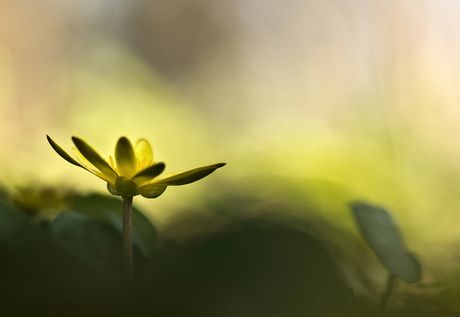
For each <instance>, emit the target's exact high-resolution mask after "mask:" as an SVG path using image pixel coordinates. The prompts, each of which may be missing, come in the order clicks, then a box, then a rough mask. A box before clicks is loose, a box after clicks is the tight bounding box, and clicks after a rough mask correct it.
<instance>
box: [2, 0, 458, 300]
mask: <svg viewBox="0 0 460 317" xmlns="http://www.w3.org/2000/svg"><path fill="white" fill-rule="evenodd" d="M459 56H460V3H459V2H457V1H455V0H442V1H440V0H427V1H413V0H403V1H401V0H388V1H363V0H346V1H339V0H327V1H300V0H290V1H281V0H265V1H262V0H244V1H241V0H231V1H212V0H180V1H143V0H134V1H127V0H97V1H89V0H78V1H57V0H42V1H39V2H38V1H32V2H31V1H23V0H19V1H0V183H1V185H2V187H4V188H5V190H6V191H7V192H8V193H9V195H13V196H15V195H16V196H17V195H19V196H20V193H21V191H22V192H24V189H25V188H28V189H29V190H32V191H33V190H34V188H43V187H46V188H55V189H59V190H72V191H75V192H78V193H89V192H101V193H105V192H106V191H105V184H103V183H102V182H101V181H100V180H99V179H97V178H95V177H93V176H92V175H91V174H89V173H86V172H84V171H82V170H81V169H78V168H75V167H74V166H71V165H69V164H68V163H67V162H65V161H64V160H62V159H61V158H60V157H59V156H57V155H56V153H55V152H54V151H53V150H52V149H51V147H50V146H49V144H48V143H47V141H46V138H45V135H46V134H48V135H50V136H51V137H52V138H53V139H54V140H55V141H56V142H57V143H58V144H60V145H61V146H62V147H63V148H64V149H66V150H69V151H70V150H71V148H72V147H73V145H72V143H71V139H70V137H71V136H72V135H76V136H79V137H81V138H83V139H85V140H86V141H87V142H88V143H89V144H91V145H92V146H93V147H94V148H95V149H97V150H98V151H99V153H100V154H101V155H102V156H104V157H108V156H109V155H111V154H112V153H113V150H114V147H115V143H116V141H117V139H118V137H120V136H122V135H125V136H127V137H128V138H130V139H131V140H132V141H135V140H136V139H138V138H141V137H142V138H146V139H147V140H149V141H150V143H151V144H152V147H153V149H154V156H155V160H156V161H164V162H165V163H166V172H176V171H180V170H187V169H191V168H194V167H197V166H202V165H208V164H212V163H216V162H226V163H227V164H228V165H227V166H226V167H224V168H222V169H220V170H218V171H216V172H215V173H214V174H212V175H211V176H209V177H208V178H206V179H205V180H202V181H200V182H198V183H196V184H193V185H189V186H184V187H177V188H169V189H168V190H167V191H166V192H165V194H164V195H163V196H161V197H159V198H158V199H155V200H147V199H142V198H136V199H135V204H136V205H137V206H139V207H140V208H142V210H143V211H144V213H145V214H146V215H147V217H148V218H149V219H150V220H151V221H152V222H154V223H155V225H156V227H157V229H158V230H159V232H160V233H163V234H164V235H168V234H169V235H171V236H176V237H179V236H181V235H185V236H186V235H187V234H186V233H184V232H188V234H191V233H190V232H196V231H200V230H201V229H203V228H209V227H210V226H211V227H212V226H219V224H221V223H222V222H225V221H226V220H227V219H229V218H231V217H247V216H254V215H258V214H263V213H264V212H267V210H269V211H270V212H276V213H279V214H280V215H294V216H295V217H300V218H306V219H310V220H312V219H313V220H314V221H315V222H317V223H321V224H322V225H323V226H324V227H327V228H329V229H328V230H329V231H327V232H328V234H329V240H330V241H331V243H332V245H334V246H335V248H336V249H340V250H342V251H340V252H342V253H346V251H347V247H349V248H351V246H349V245H347V244H346V242H344V241H345V240H344V239H342V234H346V235H349V236H350V237H351V238H350V239H351V240H350V241H354V242H356V243H358V244H359V243H361V242H360V240H359V235H358V232H357V229H356V225H355V223H354V222H353V218H352V216H351V214H350V211H349V208H348V202H349V201H351V200H356V199H359V200H367V201H370V202H372V203H376V204H379V205H382V206H384V207H386V208H387V209H388V210H390V211H391V212H392V213H393V215H394V217H395V219H397V223H398V224H399V225H400V228H401V230H402V232H403V233H404V236H405V240H406V243H407V245H408V247H409V249H411V250H412V251H413V252H414V253H415V254H416V255H417V256H418V258H419V259H420V262H421V263H422V267H423V269H424V277H423V282H424V283H425V285H426V284H430V283H435V282H438V281H443V282H446V281H450V282H452V281H456V279H457V277H458V275H459V273H460V272H459V270H458V269H459V267H460V266H459V256H460V253H459V250H460V248H459V247H460V243H459V242H460V230H458V226H459V225H460V212H459V210H460V146H459V144H460V125H459V124H458V123H459V122H460V93H459V89H458V87H459V85H460V77H459V76H458V74H459V73H460V60H459ZM30 188H32V189H30ZM217 202H221V203H222V202H225V204H226V206H227V208H226V209H225V211H221V212H212V210H210V209H212V208H208V207H209V206H212V204H213V203H214V204H216V203H217ZM32 203H33V202H32ZM186 209H187V210H189V212H191V216H190V215H189V216H187V217H189V220H188V221H186V222H185V223H187V224H188V225H186V226H185V227H182V232H180V233H179V232H178V231H174V230H172V231H171V230H169V231H168V230H166V229H165V228H166V227H167V226H168V224H169V223H171V221H173V220H174V219H177V216H178V215H179V216H180V215H182V213H183V212H184V210H186ZM46 213H48V214H47V215H45V216H49V217H53V216H55V212H54V211H53V210H51V211H50V210H46V211H45V214H46ZM222 219H224V220H222ZM313 220H312V221H313ZM331 228H333V229H331ZM162 230H163V232H162ZM335 232H340V234H335ZM340 243H342V245H341V244H340ZM358 249H359V248H358ZM344 250H345V251H344ZM340 252H339V253H340ZM350 252H351V249H350ZM360 252H361V251H360ZM362 252H363V253H366V252H367V253H369V254H371V253H370V250H367V249H366V250H365V251H362ZM367 253H366V254H367ZM350 257H351V258H352V257H353V256H350ZM372 259H373V258H372V256H371V255H369V257H368V258H366V257H365V259H364V260H363V261H364V262H365V263H366V264H367V265H368V266H367V269H366V270H364V273H363V274H364V275H368V276H369V277H370V278H371V277H375V276H377V278H376V279H377V280H378V282H376V285H382V281H384V279H385V274H386V273H385V271H384V270H383V269H382V268H380V267H379V263H378V262H377V261H376V260H375V259H374V260H372ZM348 260H350V259H348ZM354 260H356V259H354ZM345 263H346V261H345ZM344 267H345V269H344V270H345V271H346V270H347V269H346V265H344ZM355 269H356V268H355ZM350 270H352V269H350ZM446 283H447V282H446ZM455 283H456V282H455ZM443 285H444V286H445V285H446V284H443ZM444 286H443V287H444ZM382 287H383V286H382ZM355 289H358V292H359V287H358V286H356V285H355Z"/></svg>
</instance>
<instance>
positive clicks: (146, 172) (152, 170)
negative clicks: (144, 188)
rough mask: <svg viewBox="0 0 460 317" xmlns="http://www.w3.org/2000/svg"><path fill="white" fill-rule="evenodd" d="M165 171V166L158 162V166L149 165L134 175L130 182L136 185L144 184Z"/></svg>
mask: <svg viewBox="0 0 460 317" xmlns="http://www.w3.org/2000/svg"><path fill="white" fill-rule="evenodd" d="M164 170H165V164H164V163H163V162H160V163H158V164H154V165H151V166H149V167H147V168H146V169H143V170H142V171H140V172H139V173H137V174H136V175H134V176H133V177H132V178H131V180H132V181H133V182H135V183H136V184H138V185H142V184H144V183H145V182H147V181H149V180H151V179H153V178H155V177H157V176H158V175H160V174H161V173H163V171H164Z"/></svg>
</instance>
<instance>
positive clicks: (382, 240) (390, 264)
mask: <svg viewBox="0 0 460 317" xmlns="http://www.w3.org/2000/svg"><path fill="white" fill-rule="evenodd" d="M350 207H351V210H352V211H353V215H354V217H355V220H356V222H357V224H358V227H359V229H360V230H361V234H362V235H363V238H364V239H365V240H366V242H367V243H368V244H369V246H370V247H371V248H372V250H374V252H375V253H376V254H377V256H378V258H379V259H380V261H381V262H382V264H383V265H384V266H385V267H386V268H387V270H388V271H390V272H391V274H393V275H396V276H398V277H400V278H402V279H403V280H404V281H406V282H407V283H416V282H418V281H419V280H420V276H421V267H420V264H419V263H418V262H417V260H416V259H415V258H414V256H413V255H412V254H411V253H409V252H408V251H407V250H406V247H405V246H404V243H403V239H402V237H401V233H400V232H399V229H398V227H397V226H396V224H395V222H394V221H393V219H392V218H391V216H390V214H389V213H388V212H387V211H386V210H385V209H383V208H382V207H379V206H373V205H370V204H367V203H364V202H359V201H355V202H352V203H351V204H350Z"/></svg>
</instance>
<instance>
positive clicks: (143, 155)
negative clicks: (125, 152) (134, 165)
mask: <svg viewBox="0 0 460 317" xmlns="http://www.w3.org/2000/svg"><path fill="white" fill-rule="evenodd" d="M134 152H135V153H136V158H137V159H138V161H139V162H143V161H144V159H145V162H147V163H148V162H150V161H153V152H152V148H151V147H150V144H149V142H148V141H147V140H145V139H140V140H139V141H137V143H136V147H135V149H134Z"/></svg>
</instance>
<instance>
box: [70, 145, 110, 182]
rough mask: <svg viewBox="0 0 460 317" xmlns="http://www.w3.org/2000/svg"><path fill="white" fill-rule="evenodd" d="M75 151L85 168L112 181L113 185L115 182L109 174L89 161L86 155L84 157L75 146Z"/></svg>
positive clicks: (107, 180)
mask: <svg viewBox="0 0 460 317" xmlns="http://www.w3.org/2000/svg"><path fill="white" fill-rule="evenodd" d="M73 152H74V153H75V155H76V156H77V160H78V161H79V162H80V164H81V165H82V167H83V168H84V169H85V170H87V171H88V172H90V173H92V174H94V175H96V176H97V177H99V178H101V179H103V180H105V181H106V182H108V183H112V185H114V184H115V183H113V182H112V181H111V180H110V179H109V178H108V177H107V176H105V175H104V174H102V173H101V171H99V170H98V169H97V168H96V166H94V165H93V164H92V163H91V162H90V161H88V160H87V159H86V157H84V156H83V154H81V153H80V151H78V150H77V149H76V148H73Z"/></svg>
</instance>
